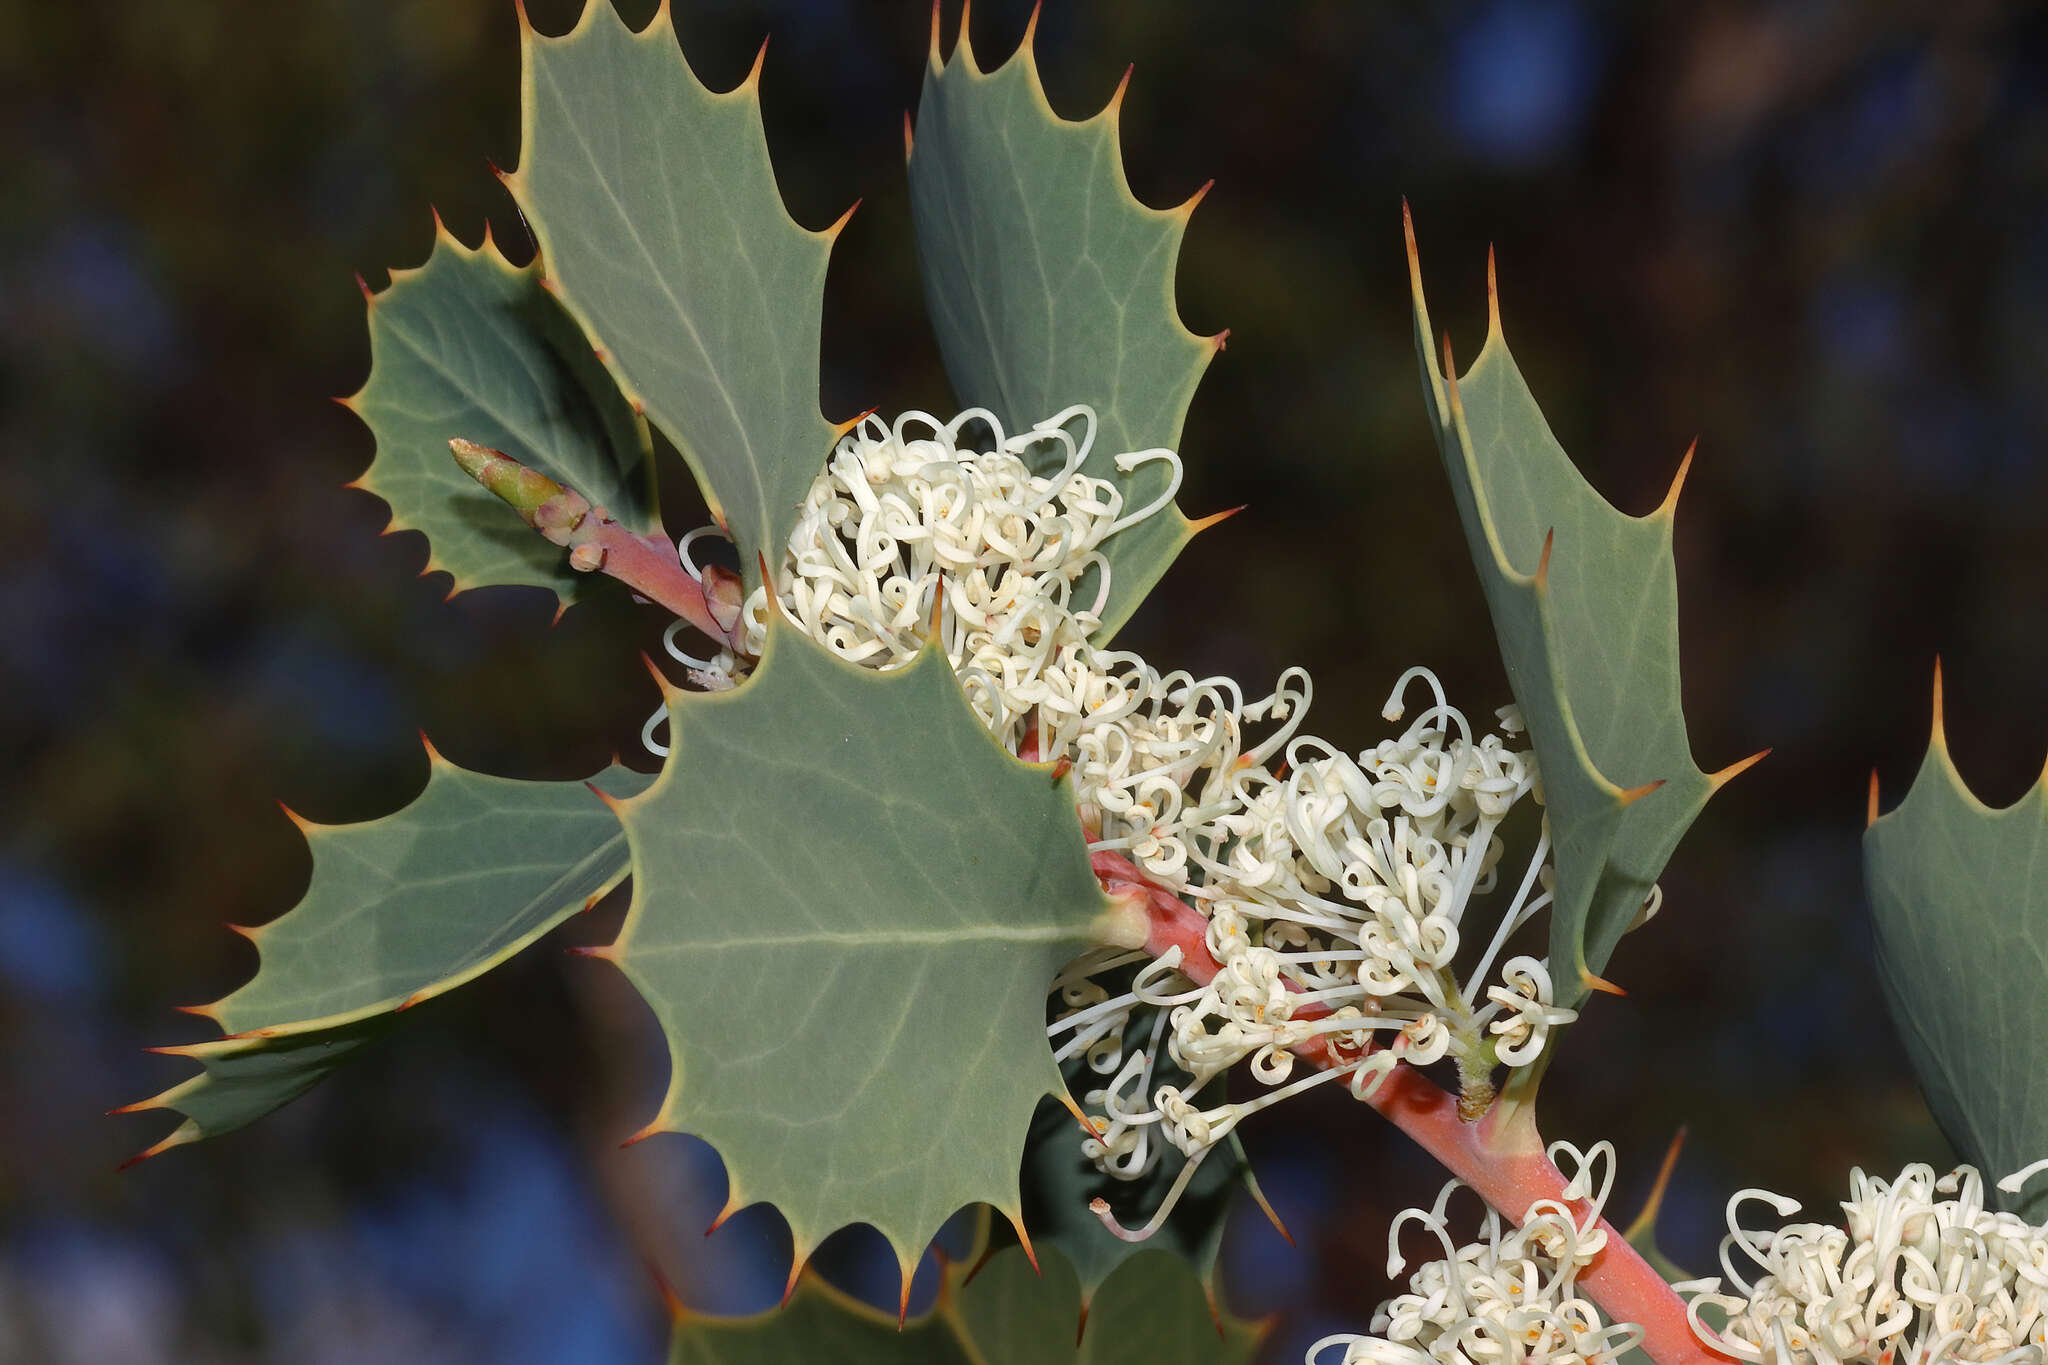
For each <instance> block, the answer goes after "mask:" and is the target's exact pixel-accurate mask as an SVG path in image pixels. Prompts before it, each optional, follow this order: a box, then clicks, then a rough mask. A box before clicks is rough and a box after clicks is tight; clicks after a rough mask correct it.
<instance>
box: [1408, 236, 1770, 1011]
mask: <svg viewBox="0 0 2048 1365" xmlns="http://www.w3.org/2000/svg"><path fill="white" fill-rule="evenodd" d="M1408 261H1409V271H1410V277H1411V282H1412V284H1413V287H1414V305H1415V345H1416V350H1417V352H1418V354H1419V357H1420V360H1421V363H1422V381H1423V391H1424V394H1425V396H1426V397H1427V398H1428V400H1429V411H1430V418H1431V424H1432V426H1433V428H1434V430H1435V432H1436V437H1437V446H1438V449H1439V450H1440V451H1441V452H1442V454H1443V460H1444V468H1445V470H1446V472H1447V473H1448V474H1449V475H1450V480H1451V489H1452V492H1453V493H1454V494H1455V496H1456V498H1457V503H1458V515H1459V518H1460V520H1461V521H1462V522H1463V523H1464V527H1465V538H1466V541H1467V543H1468V546H1469V548H1470V550H1471V553H1472V560H1473V563H1474V564H1475V565H1476V566H1477V568H1478V570H1479V579H1480V584H1481V586H1482V587H1483V588H1484V589H1485V592H1486V601H1487V605H1488V607H1489V608H1490V609H1491V612H1492V616H1493V627H1494V633H1495V635H1496V636H1497V637H1498V638H1499V641H1500V650H1501V658H1502V661H1503V662H1504V663H1505V664H1506V666H1507V674H1508V683H1509V685H1510V686H1511V687H1512V688H1513V689H1514V694H1515V700H1516V702H1518V703H1519V704H1520V706H1521V710H1522V716H1523V719H1524V721H1525V722H1526V724H1527V725H1528V729H1529V735H1530V739H1531V742H1532V743H1533V744H1534V746H1535V749H1536V759H1537V764H1538V767H1539V768H1540V770H1541V772H1542V778H1543V790H1544V799H1545V803H1546V812H1547V814H1548V816H1549V820H1550V831H1551V840H1552V844H1553V848H1554V858H1555V863H1556V868H1557V888H1556V899H1555V901H1554V903H1553V906H1552V909H1551V912H1550V914H1551V919H1550V964H1551V974H1552V976H1553V978H1555V987H1556V992H1557V1003H1558V1004H1560V1005H1564V1006H1572V1005H1576V1004H1578V1003H1579V1002H1580V1001H1582V1000H1584V999H1585V997H1586V995H1587V992H1588V991H1589V990H1590V989H1591V988H1592V987H1593V986H1594V985H1595V984H1605V983H1601V982H1598V978H1597V973H1598V972H1600V971H1601V969H1602V968H1604V967H1605V966H1606V965H1607V959H1608V957H1609V955H1611V954H1612V953H1613V951H1614V946H1615V944H1616V943H1617V942H1619V941H1620V939H1621V936H1622V935H1623V934H1624V933H1626V932H1627V931H1628V930H1629V929H1630V928H1631V927H1632V926H1633V925H1634V924H1635V922H1636V917H1637V915H1638V914H1639V912H1640V911H1641V910H1642V908H1643V904H1644V901H1645V898H1646V897H1648V895H1649V894H1650V890H1651V888H1652V887H1653V886H1654V885H1655V884H1656V881H1657V878H1658V877H1659V876H1660V875H1661V874H1662V873H1663V870H1664V864H1665V863H1666V862H1667V861H1668V860H1669V859H1670V857H1671V854H1672V851H1673V850H1674V849H1676V848H1677V846H1678V840H1679V838H1680V836H1682V835H1683V834H1684V833H1685V831H1686V829H1687V827H1688V826H1690V825H1691V824H1692V822H1693V819H1694V817H1696V816H1697V815H1698V814H1699V812H1700V810H1701V809H1702V808H1703V807H1704V806H1705V805H1706V802H1707V798H1708V797H1710V796H1712V795H1713V793H1714V792H1715V791H1716V790H1717V789H1718V788H1719V787H1720V786H1721V784H1723V783H1725V782H1726V781H1727V780H1728V779H1729V778H1731V777H1733V776H1734V775H1735V774H1736V773H1737V772H1739V771H1741V770H1742V768H1744V767H1746V766H1747V765H1748V763H1750V762H1753V761H1755V760H1754V759H1750V760H1745V761H1744V762H1743V763H1739V764H1736V765H1734V766H1733V767H1731V768H1728V769H1724V770H1723V771H1721V772H1719V773H1715V774H1712V775H1709V774H1707V773H1704V772H1702V771H1700V769H1699V768H1698V767H1697V766H1696V765H1695V764H1694V763H1693V759H1692V748H1691V744H1690V742H1689V741H1688V740H1687V738H1686V731H1685V715H1684V712H1683V711H1682V710H1681V708H1680V704H1679V675H1678V582H1677V577H1676V573H1675V570H1674V566H1673V560H1672V549H1671V543H1672V542H1671V536H1672V522H1673V517H1674V515H1675V513H1676V511H1677V501H1678V488H1679V484H1680V483H1682V482H1683V479H1684V468H1683V466H1681V467H1680V470H1679V476H1678V479H1676V480H1674V482H1673V483H1672V487H1671V494H1670V496H1669V497H1667V498H1666V499H1665V501H1664V503H1663V505H1662V506H1660V507H1658V508H1657V509H1656V510H1655V511H1653V512H1651V513H1650V514H1649V515H1647V516H1642V517H1631V516H1628V515H1627V514H1625V513H1623V512H1620V511H1618V510H1616V508H1615V507H1614V506H1613V505H1612V504H1611V503H1609V502H1608V501H1607V499H1605V498H1604V497H1602V496H1601V495H1600V493H1599V491H1598V490H1596V489H1595V488H1594V487H1593V486H1592V485H1591V484H1589V483H1587V482H1586V480H1585V477H1584V476H1583V475H1581V474H1580V473H1579V471H1578V469H1577V467H1576V466H1574V465H1573V464H1572V461H1571V457H1570V456H1568V455H1567V454H1565V452H1564V448H1563V447H1562V446H1561V445H1559V444H1558V442H1557V438H1556V437H1555V436H1553V435H1552V434H1551V431H1550V426H1549V424H1548V423H1547V422H1545V421H1544V418H1543V413H1542V412H1541V411H1540V410H1539V409H1538V408H1537V406H1536V399H1535V396H1534V395H1533V394H1532V393H1530V391H1529V386H1528V384H1527V383H1526V382H1525V381H1524V380H1523V378H1522V375H1521V371H1520V370H1518V369H1517V368H1516V367H1515V361H1514V357H1513V356H1512V355H1510V354H1509V353H1508V346H1507V341H1506V339H1505V338H1504V337H1503V336H1502V334H1501V328H1500V312H1499V308H1498V306H1497V305H1495V306H1492V307H1490V308H1489V313H1490V318H1489V325H1488V328H1487V336H1486V344H1485V346H1484V347H1483V348H1482V349H1481V350H1480V352H1479V358H1478V359H1477V360H1476V361H1474V362H1473V363H1472V366H1471V368H1470V369H1469V370H1468V371H1466V373H1465V374H1464V375H1463V376H1462V377H1457V378H1456V379H1455V381H1452V380H1449V379H1447V377H1446V374H1445V370H1444V367H1443V366H1441V365H1440V364H1439V360H1438V356H1439V347H1438V344H1437V342H1436V341H1435V340H1434V339H1433V337H1432V333H1431V330H1430V325H1429V310H1428V306H1427V305H1426V304H1425V303H1424V301H1423V296H1422V271H1421V267H1420V265H1419V264H1418V263H1417V259H1416V255H1415V248H1414V237H1413V235H1412V234H1411V235H1410V237H1409V256H1408ZM1489 279H1490V272H1489ZM1488 292H1489V297H1490V300H1491V299H1492V297H1493V291H1492V286H1491V284H1489V289H1488ZM1758 757H1761V755H1758ZM1658 784H1661V785H1658Z"/></svg>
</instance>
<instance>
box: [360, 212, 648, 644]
mask: <svg viewBox="0 0 2048 1365" xmlns="http://www.w3.org/2000/svg"><path fill="white" fill-rule="evenodd" d="M363 296H364V299H365V301H366V303H367V305H368V312H369V332H370V374H369V378H368V379H366V380H365V381H364V382H363V386H362V388H360V389H358V390H357V391H356V392H355V393H353V394H351V395H349V396H348V397H346V398H342V399H339V400H338V401H339V402H340V403H341V405H342V406H343V407H345V408H347V409H348V410H349V411H350V412H353V413H354V414H355V415H356V416H357V417H358V418H360V419H361V420H362V422H363V424H364V425H365V426H367V427H368V428H369V429H370V432H371V434H372V435H373V436H374V437H375V438H376V443H377V448H376V454H375V456H374V457H373V458H372V460H371V462H370V467H369V468H368V469H367V470H365V471H364V472H363V473H362V474H361V475H360V476H359V477H357V478H356V479H355V480H353V481H352V482H351V483H350V484H349V485H348V486H349V487H351V488H358V489H361V490H363V491H364V492H367V493H371V494H374V495H375V496H376V497H378V498H380V499H382V500H383V501H384V502H385V504H386V505H387V506H389V508H390V509H391V519H390V522H389V524H388V525H387V526H386V527H385V529H384V534H386V535H390V534H391V533H393V532H395V531H418V532H420V533H422V534H423V535H425V536H426V538H427V547H428V556H427V566H426V568H424V569H422V570H421V571H420V572H421V573H422V574H423V575H424V574H430V573H445V574H447V575H448V577H449V579H450V580H451V587H450V590H449V596H451V597H453V596H454V595H455V594H457V593H460V592H466V591H469V590H472V589H475V588H481V587H492V586H507V585H509V586H525V587H536V588H544V589H546V590H547V591H549V592H550V593H553V594H554V597H555V604H556V610H557V613H558V614H559V612H560V611H561V610H562V609H563V608H564V607H566V606H567V605H568V603H569V601H570V600H571V598H572V597H573V596H574V595H575V593H576V592H577V590H578V589H579V588H581V587H582V585H583V584H584V583H586V582H587V581H588V575H585V574H579V573H576V572H575V571H574V570H572V569H571V568H570V567H569V565H568V559H567V555H566V554H565V553H564V552H563V551H562V549H561V548H560V547H559V546H555V545H551V544H549V543H548V542H547V541H545V540H543V539H541V538H540V537H539V536H536V535H534V534H533V532H532V531H530V530H528V529H527V528H526V527H525V526H522V525H520V523H519V521H518V519H517V518H515V517H511V516H509V515H508V514H507V513H506V511H505V509H504V507H503V506H501V505H500V504H499V502H498V500H497V499H495V498H493V497H491V496H490V495H489V494H488V493H486V492H484V490H483V489H481V488H478V487H477V485H476V482H475V481H474V480H472V479H471V478H470V477H469V476H468V475H467V474H465V473H463V472H462V470H461V469H460V468H458V467H457V466H456V464H455V462H454V461H453V460H452V459H451V458H450V457H449V454H448V442H449V440H450V439H451V438H454V437H461V438H463V439H465V440H473V441H478V442H481V443H483V444H484V445H488V446H491V447H493V448H494V449H498V450H503V451H505V452H506V453H507V454H509V455H511V456H513V457H514V458H516V459H518V460H519V461H520V462H521V463H522V464H527V465H530V466H532V467H534V468H537V469H540V470H542V471H543V472H545V473H547V474H549V475H550V476H551V477H553V478H555V479H556V480H557V481H558V482H561V483H565V484H567V485H569V486H570V487H572V488H574V489H576V491H578V492H579V493H581V494H583V495H584V496H585V497H587V498H589V499H590V500H591V502H593V503H594V504H596V505H598V506H601V507H604V508H606V509H607V510H609V511H610V512H611V514H612V515H613V516H614V517H615V518H617V519H618V520H619V521H621V522H623V523H624V524H625V525H627V526H629V527H631V528H632V529H633V530H635V531H640V532H643V533H653V532H656V531H658V530H659V529H660V520H659V517H658V516H657V514H656V512H655V493H654V481H653V462H652V459H651V456H650V447H649V443H648V436H647V424H646V423H645V422H644V421H643V420H642V419H641V417H640V415H639V414H638V413H636V412H635V411H634V410H633V408H632V406H631V405H630V404H629V403H628V402H627V401H626V399H625V397H624V395H622V394H621V393H620V392H619V390H618V386H617V385H615V384H614V383H613V382H612V380H611V376H610V375H608V374H606V373H605V370H604V367H603V366H602V365H601V364H599V363H598V360H597V356H596V355H595V353H594V352H592V350H591V347H590V342H589V341H588V340H587V339H586V338H585V337H584V335H583V333H582V331H581V330H579V329H578V327H577V325H576V322H575V320H574V319H573V318H571V317H570V316H569V314H568V313H567V312H566V311H565V310H564V309H563V308H562V305H561V304H560V302H559V301H557V300H556V299H555V298H554V297H553V295H551V294H550V293H549V292H548V290H547V289H546V287H545V285H544V282H543V279H542V275H541V269H540V263H539V261H538V259H536V260H534V261H531V262H529V263H528V264H526V265H524V266H515V265H513V264H512V263H511V262H510V261H508V260H507V259H506V258H505V256H504V254H503V253H502V252H500V251H499V250H498V247H497V244H496V243H495V242H493V241H492V240H491V232H490V227H489V225H488V224H486V226H485V228H484V236H483V240H482V241H481V242H480V243H479V244H478V245H477V246H476V247H475V248H471V247H468V246H465V245H464V244H463V242H462V241H461V239H459V238H457V237H456V236H455V235H454V234H453V233H451V232H450V231H449V230H448V229H447V227H446V225H445V224H443V223H442V221H441V218H440V215H439V214H436V215H435V216H434V245H433V248H432V250H431V251H430V252H429V253H428V256H427V259H426V261H425V262H424V263H423V264H421V265H419V266H415V267H411V268H406V269H397V270H393V271H392V272H391V283H390V284H389V286H387V287H386V288H385V289H384V290H382V291H380V292H375V293H373V292H372V291H371V290H370V288H369V286H368V285H364V286H363Z"/></svg>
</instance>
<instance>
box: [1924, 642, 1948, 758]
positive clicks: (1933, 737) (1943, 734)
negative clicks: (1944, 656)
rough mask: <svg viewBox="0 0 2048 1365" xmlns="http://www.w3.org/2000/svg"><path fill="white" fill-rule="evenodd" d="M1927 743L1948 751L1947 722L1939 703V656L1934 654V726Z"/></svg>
mask: <svg viewBox="0 0 2048 1365" xmlns="http://www.w3.org/2000/svg"><path fill="white" fill-rule="evenodd" d="M1927 742H1928V743H1929V744H1932V745H1933V746H1934V747H1935V748H1937V749H1939V750H1941V751H1942V752H1943V753H1947V752H1948V723H1947V721H1945V720H1944V719H1943V718H1942V703H1941V656H1940V655H1939V654H1937V655H1935V656H1934V728H1933V731H1932V733H1930V734H1929V736H1928V741H1927Z"/></svg>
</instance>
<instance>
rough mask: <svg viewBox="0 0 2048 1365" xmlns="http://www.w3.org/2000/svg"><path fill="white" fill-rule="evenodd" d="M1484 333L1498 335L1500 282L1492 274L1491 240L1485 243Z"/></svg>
mask: <svg viewBox="0 0 2048 1365" xmlns="http://www.w3.org/2000/svg"><path fill="white" fill-rule="evenodd" d="M1486 335H1487V336H1488V337H1489V338H1491V337H1497V336H1499V335H1500V282H1499V280H1498V279H1497V278H1496V277H1495V275H1494V269H1493V243H1492V242H1488V243H1487V244H1486Z"/></svg>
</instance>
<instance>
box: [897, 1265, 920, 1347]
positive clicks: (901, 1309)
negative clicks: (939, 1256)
mask: <svg viewBox="0 0 2048 1365" xmlns="http://www.w3.org/2000/svg"><path fill="white" fill-rule="evenodd" d="M901 1272H902V1281H903V1291H902V1293H900V1294H899V1295H897V1298H896V1330H897V1331H899V1332H900V1331H902V1330H903V1325H904V1323H906V1322H908V1321H909V1320H910V1286H911V1282H912V1281H913V1280H914V1279H915V1278H916V1275H917V1262H916V1261H912V1262H910V1263H909V1264H908V1265H905V1266H902V1267H901Z"/></svg>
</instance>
